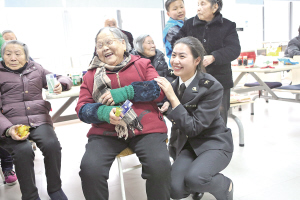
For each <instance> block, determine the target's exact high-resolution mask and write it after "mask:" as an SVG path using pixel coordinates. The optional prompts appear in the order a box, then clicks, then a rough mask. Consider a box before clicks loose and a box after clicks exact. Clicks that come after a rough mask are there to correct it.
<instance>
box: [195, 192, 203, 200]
mask: <svg viewBox="0 0 300 200" xmlns="http://www.w3.org/2000/svg"><path fill="white" fill-rule="evenodd" d="M203 195H204V193H198V192H196V193H195V194H193V200H200V199H202V197H203Z"/></svg>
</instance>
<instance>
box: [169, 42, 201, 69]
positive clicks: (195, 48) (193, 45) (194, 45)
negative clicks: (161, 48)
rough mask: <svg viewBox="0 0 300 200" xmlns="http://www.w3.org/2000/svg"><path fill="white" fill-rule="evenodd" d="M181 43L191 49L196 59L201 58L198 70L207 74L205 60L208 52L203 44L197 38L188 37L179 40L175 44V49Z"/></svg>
mask: <svg viewBox="0 0 300 200" xmlns="http://www.w3.org/2000/svg"><path fill="white" fill-rule="evenodd" d="M180 43H182V44H185V45H187V46H188V47H189V49H190V50H191V52H192V55H193V58H194V59H197V58H198V57H200V59H201V60H200V62H199V64H198V66H197V70H198V71H201V72H206V70H205V67H204V66H203V58H204V56H205V55H206V52H205V49H204V47H203V45H202V43H201V42H200V41H199V40H198V39H197V38H195V37H192V36H188V37H184V38H181V39H179V40H177V41H176V42H175V44H174V47H175V46H176V44H180Z"/></svg>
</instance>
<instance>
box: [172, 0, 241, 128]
mask: <svg viewBox="0 0 300 200" xmlns="http://www.w3.org/2000/svg"><path fill="white" fill-rule="evenodd" d="M222 7H223V1H222V0H198V9H197V15H196V16H195V17H192V18H190V19H188V20H186V21H185V23H184V25H183V27H182V28H181V29H180V31H179V32H178V34H177V35H176V36H174V37H173V40H172V44H173V43H175V41H176V40H178V39H179V38H182V37H186V36H193V37H195V38H197V39H198V40H199V41H200V42H201V43H202V44H203V46H204V49H205V51H206V56H204V59H203V65H204V67H206V71H207V73H209V74H211V75H212V76H213V77H215V78H216V79H217V80H218V81H219V82H220V83H221V84H222V86H223V88H224V93H223V98H222V104H221V106H220V112H221V116H222V118H223V120H224V123H225V125H226V124H227V117H228V110H229V108H230V88H232V87H233V80H232V71H231V61H233V60H234V59H236V58H237V57H238V56H239V55H240V52H241V46H240V41H239V37H238V34H237V32H236V24H235V23H234V22H231V21H229V20H228V19H225V18H223V17H222V14H221V13H220V11H221V9H222Z"/></svg>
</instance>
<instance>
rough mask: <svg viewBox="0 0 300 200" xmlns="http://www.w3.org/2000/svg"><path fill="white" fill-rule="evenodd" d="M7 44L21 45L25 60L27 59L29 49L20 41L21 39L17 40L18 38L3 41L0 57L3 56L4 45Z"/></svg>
mask: <svg viewBox="0 0 300 200" xmlns="http://www.w3.org/2000/svg"><path fill="white" fill-rule="evenodd" d="M9 44H18V45H20V46H21V47H23V49H24V53H25V59H26V61H28V60H29V51H28V47H27V45H26V44H25V43H23V42H21V41H18V40H10V41H7V42H5V43H4V44H3V45H2V47H1V57H2V58H3V56H4V52H5V48H6V46H7V45H9Z"/></svg>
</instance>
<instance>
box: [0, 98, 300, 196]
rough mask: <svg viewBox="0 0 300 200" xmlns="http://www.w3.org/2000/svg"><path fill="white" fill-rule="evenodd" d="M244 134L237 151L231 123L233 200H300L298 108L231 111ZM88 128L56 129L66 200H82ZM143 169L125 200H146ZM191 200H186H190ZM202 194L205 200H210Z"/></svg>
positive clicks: (4, 189) (113, 175) (114, 182)
mask: <svg viewBox="0 0 300 200" xmlns="http://www.w3.org/2000/svg"><path fill="white" fill-rule="evenodd" d="M234 114H235V115H236V116H238V117H239V118H240V120H241V121H242V123H243V125H244V129H245V147H239V145H238V142H239V138H238V128H237V125H236V124H235V122H234V121H233V120H232V119H229V120H228V126H229V127H230V128H231V129H232V132H233V138H234V145H235V151H234V155H233V159H232V161H231V163H230V165H229V166H228V167H227V168H226V169H225V170H224V171H223V173H224V174H225V175H226V176H228V177H230V178H231V179H232V180H233V182H234V187H235V188H234V190H235V192H234V200H299V199H300V190H299V188H300V104H299V103H291V102H279V101H272V100H270V102H269V103H265V101H264V100H262V99H257V100H256V102H255V115H254V116H251V115H250V105H245V106H244V107H243V111H241V112H239V111H238V109H237V108H236V109H234ZM89 127H90V125H88V124H84V123H81V122H79V121H76V120H75V121H73V122H72V123H70V122H69V123H60V124H56V129H55V131H56V133H57V135H58V137H59V140H60V142H61V145H62V147H63V149H62V170H61V171H62V173H61V174H62V175H61V177H62V181H63V189H64V191H65V193H66V194H67V196H68V197H69V199H70V200H82V199H84V197H83V193H82V190H81V183H80V178H79V175H78V172H79V165H80V161H81V158H82V156H83V153H84V151H85V144H86V142H87V138H86V136H85V135H86V133H87V131H88V129H89ZM137 163H138V160H137V158H136V157H135V156H129V157H126V158H124V159H123V164H124V166H125V167H126V166H130V165H132V164H137ZM43 165H44V164H43V156H42V154H41V152H40V151H39V150H37V151H36V158H35V172H36V183H37V187H38V188H39V193H40V197H41V199H42V200H46V199H47V200H48V199H49V197H48V195H47V191H46V178H45V175H44V172H45V170H44V166H43ZM140 174H141V169H137V170H134V171H131V172H128V173H126V174H125V183H126V196H127V200H146V199H147V198H146V192H145V181H144V180H143V179H142V178H141V176H140ZM109 189H110V199H109V200H121V199H122V198H121V190H120V183H119V175H118V170H117V163H116V162H114V164H113V166H112V169H111V171H110V179H109ZM20 198H21V194H20V190H19V185H18V184H17V185H15V186H11V187H10V186H5V185H3V184H0V200H17V199H20ZM191 199H192V198H191V197H189V198H187V199H186V200H191ZM214 199H215V198H214V197H213V196H212V195H210V194H205V195H204V198H203V200H214Z"/></svg>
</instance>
